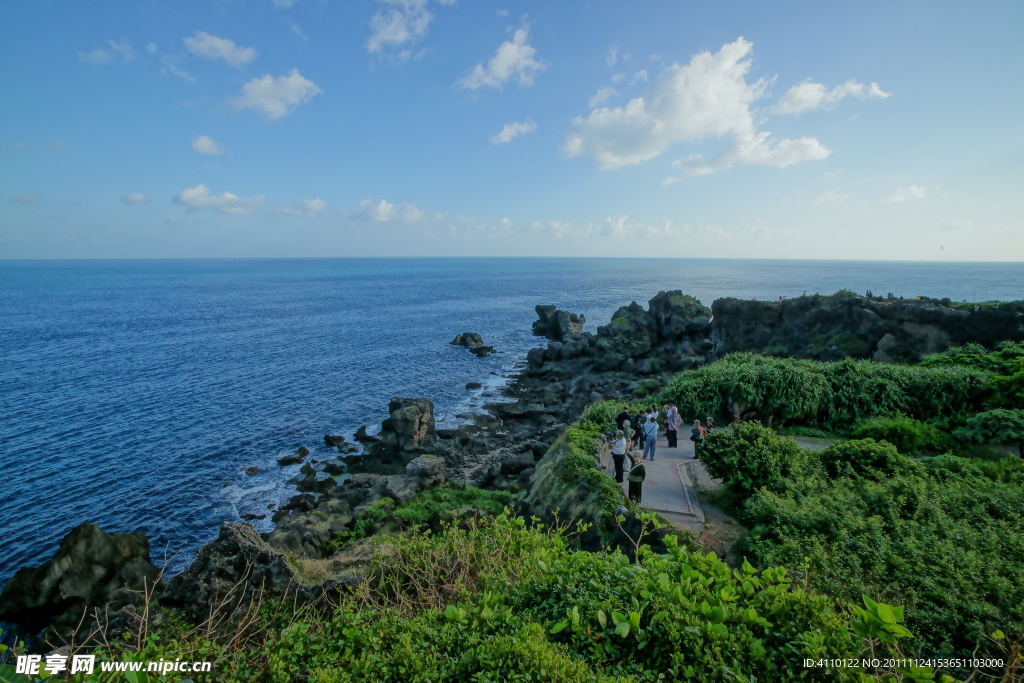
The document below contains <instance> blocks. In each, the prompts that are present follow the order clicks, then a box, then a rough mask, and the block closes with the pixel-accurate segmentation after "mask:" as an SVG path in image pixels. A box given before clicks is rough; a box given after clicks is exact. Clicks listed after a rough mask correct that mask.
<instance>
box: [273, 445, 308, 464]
mask: <svg viewBox="0 0 1024 683" xmlns="http://www.w3.org/2000/svg"><path fill="white" fill-rule="evenodd" d="M307 455H309V449H308V448H306V447H305V446H299V449H298V450H297V451H295V452H294V453H292V454H291V455H282V456H281V457H280V458H278V459H277V464H278V465H281V466H282V467H284V466H286V465H295V464H297V463H300V462H302V460H303V459H304V458H305V457H306V456H307Z"/></svg>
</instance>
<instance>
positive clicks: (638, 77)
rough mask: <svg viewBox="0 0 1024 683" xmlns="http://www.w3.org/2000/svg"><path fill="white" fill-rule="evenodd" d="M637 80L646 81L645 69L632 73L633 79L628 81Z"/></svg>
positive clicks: (634, 81)
mask: <svg viewBox="0 0 1024 683" xmlns="http://www.w3.org/2000/svg"><path fill="white" fill-rule="evenodd" d="M637 81H643V82H644V83H646V82H647V69H641V70H640V71H637V72H636V73H635V74H633V80H632V81H630V83H636V82H637Z"/></svg>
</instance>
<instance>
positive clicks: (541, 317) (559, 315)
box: [533, 304, 587, 342]
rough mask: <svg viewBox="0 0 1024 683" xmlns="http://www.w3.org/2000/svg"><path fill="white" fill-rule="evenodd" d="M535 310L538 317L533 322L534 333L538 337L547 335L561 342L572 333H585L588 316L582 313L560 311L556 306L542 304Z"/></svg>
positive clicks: (552, 339)
mask: <svg viewBox="0 0 1024 683" xmlns="http://www.w3.org/2000/svg"><path fill="white" fill-rule="evenodd" d="M534 310H535V311H537V318H538V319H537V320H535V321H534V322H533V334H534V335H535V336H537V337H547V338H548V339H550V340H551V341H557V342H561V341H565V340H566V339H567V338H569V337H570V336H572V335H580V334H583V325H584V323H586V322H587V316H585V315H583V314H582V313H580V314H579V315H577V314H575V313H569V312H568V311H560V310H558V309H557V308H556V307H555V306H544V305H541V304H538V305H537V307H536V308H535V309H534Z"/></svg>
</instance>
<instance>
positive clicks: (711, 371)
mask: <svg viewBox="0 0 1024 683" xmlns="http://www.w3.org/2000/svg"><path fill="white" fill-rule="evenodd" d="M985 381H986V375H985V373H984V372H982V371H981V370H977V369H975V368H968V367H960V366H949V367H946V366H941V367H918V366H907V365H892V364H886V363H874V362H872V361H866V360H852V359H846V360H841V361H834V362H828V363H822V362H818V361H812V360H797V359H793V358H773V357H768V356H759V355H756V354H749V353H736V354H732V355H730V356H726V357H725V358H723V359H722V360H720V361H718V362H717V363H712V364H710V365H706V366H704V367H701V368H698V369H697V370H687V371H683V372H681V373H678V374H677V375H676V376H675V377H673V378H672V380H671V381H670V382H669V384H668V386H667V387H666V388H665V389H664V390H663V391H662V392H661V394H660V395H659V397H660V399H661V400H663V401H666V402H667V401H672V402H674V403H675V404H676V405H678V406H679V409H680V411H681V413H682V414H684V415H713V416H714V417H715V419H716V420H719V421H721V422H722V423H723V424H724V423H728V422H730V421H733V419H734V418H744V419H746V417H744V416H753V417H755V418H757V419H759V420H761V421H762V422H764V423H765V424H766V425H775V426H782V425H784V424H787V423H788V424H790V425H793V426H796V425H803V426H812V427H819V428H822V429H825V430H828V431H834V430H839V429H845V428H849V427H851V426H853V425H854V424H856V423H857V422H859V421H860V420H862V419H864V418H867V417H874V416H879V415H888V416H900V415H905V416H908V417H912V418H914V419H917V420H935V419H945V420H950V419H963V418H966V416H967V415H970V414H971V413H972V412H976V411H977V410H978V409H979V407H980V406H981V404H982V401H983V399H984V397H985V395H986V391H985V388H984V385H985Z"/></svg>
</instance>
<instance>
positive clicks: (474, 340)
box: [449, 332, 497, 358]
mask: <svg viewBox="0 0 1024 683" xmlns="http://www.w3.org/2000/svg"><path fill="white" fill-rule="evenodd" d="M449 344H451V345H452V346H464V347H466V348H467V349H469V352H470V353H472V354H473V355H474V356H476V357H477V358H483V357H484V356H487V355H490V354H492V353H497V351H495V350H494V347H493V346H487V345H486V344H484V340H483V337H481V336H480V335H479V334H477V333H476V332H463V333H462V334H458V335H456V336H455V339H452V340H451V341H450V342H449Z"/></svg>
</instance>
